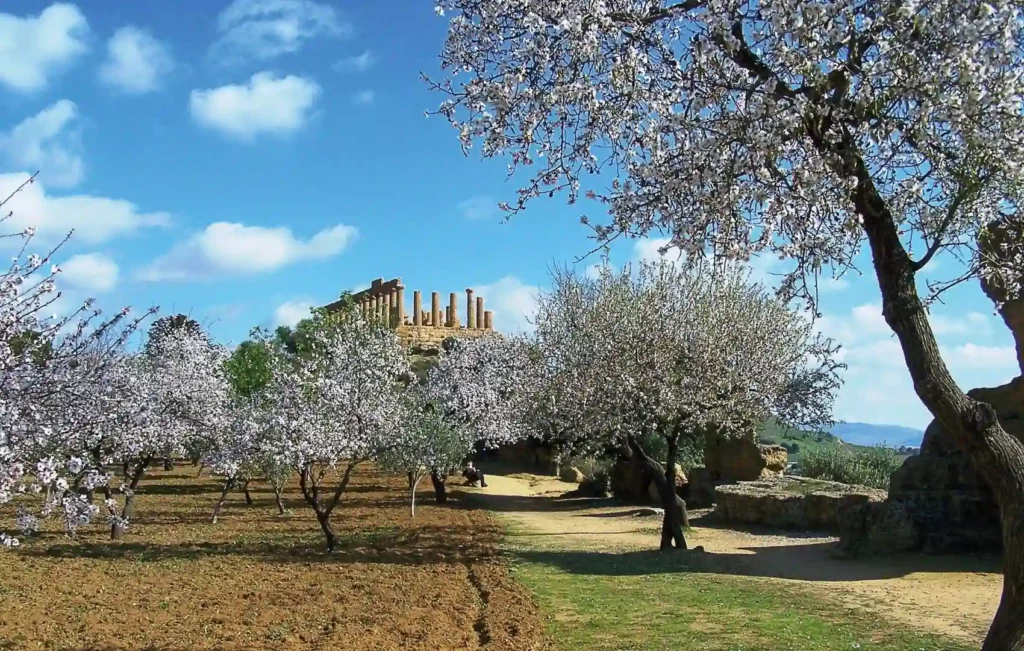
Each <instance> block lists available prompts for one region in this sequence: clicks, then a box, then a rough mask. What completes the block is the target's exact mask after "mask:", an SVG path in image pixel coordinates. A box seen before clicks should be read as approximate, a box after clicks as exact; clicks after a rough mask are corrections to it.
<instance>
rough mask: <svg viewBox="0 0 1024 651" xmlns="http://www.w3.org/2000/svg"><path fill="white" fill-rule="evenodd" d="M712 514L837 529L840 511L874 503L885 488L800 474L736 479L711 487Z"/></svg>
mask: <svg viewBox="0 0 1024 651" xmlns="http://www.w3.org/2000/svg"><path fill="white" fill-rule="evenodd" d="M715 493H716V499H715V515H716V516H717V517H720V518H721V519H722V520H724V521H726V522H739V523H744V524H758V525H763V526H768V527H777V528H781V529H800V530H805V531H829V532H837V531H839V528H840V514H841V513H842V512H843V511H845V510H847V509H850V508H853V507H856V506H859V505H862V504H868V503H877V502H881V501H882V500H884V499H885V491H882V490H878V489H875V488H868V487H866V486H849V485H846V484H839V483H836V482H826V481H820V480H815V479H806V478H803V477H778V478H774V479H767V480H764V481H754V482H740V483H738V484H731V485H725V486H718V487H717V488H716V489H715Z"/></svg>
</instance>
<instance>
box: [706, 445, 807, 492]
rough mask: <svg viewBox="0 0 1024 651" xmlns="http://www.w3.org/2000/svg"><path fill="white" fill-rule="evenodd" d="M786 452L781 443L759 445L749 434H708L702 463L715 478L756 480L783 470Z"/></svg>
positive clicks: (787, 454)
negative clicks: (729, 435)
mask: <svg viewBox="0 0 1024 651" xmlns="http://www.w3.org/2000/svg"><path fill="white" fill-rule="evenodd" d="M788 460H789V453H788V452H787V451H786V448H784V447H782V446H781V445H761V444H759V443H757V442H756V441H755V440H754V438H753V437H752V436H738V437H729V438H727V437H723V436H720V435H717V434H708V435H707V437H706V442H705V446H704V467H705V468H707V469H708V471H709V472H710V473H711V479H713V480H717V481H756V480H758V479H766V478H768V477H778V476H780V475H782V474H783V472H784V471H785V470H786V463H787V462H788Z"/></svg>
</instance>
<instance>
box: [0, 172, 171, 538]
mask: <svg viewBox="0 0 1024 651" xmlns="http://www.w3.org/2000/svg"><path fill="white" fill-rule="evenodd" d="M33 180H34V177H30V178H28V179H26V181H25V183H24V184H23V185H22V186H20V187H19V188H17V189H16V190H15V191H14V192H13V193H12V194H11V195H10V196H8V197H6V198H4V199H3V200H0V209H3V210H4V211H5V212H6V214H5V215H4V216H3V217H0V228H2V227H3V226H2V225H3V224H5V223H6V222H7V221H8V219H9V218H10V217H11V216H12V214H13V213H12V212H10V211H9V210H7V208H6V206H7V204H8V202H9V201H10V200H11V199H12V198H13V197H14V196H16V195H17V194H18V192H19V191H20V190H21V189H22V188H24V187H25V186H26V185H28V184H29V183H32V182H33ZM34 235H35V230H34V229H33V228H27V229H25V230H24V231H20V232H12V233H8V234H6V235H3V236H0V239H3V240H5V241H6V242H8V243H11V242H14V243H16V242H17V241H18V240H19V239H20V240H21V242H20V247H17V246H16V250H17V255H16V256H15V257H14V258H13V262H12V263H11V264H10V266H9V267H8V268H7V269H6V270H4V271H3V272H0V506H4V505H5V504H8V503H10V502H11V501H12V500H15V499H17V501H18V505H19V518H18V521H19V525H20V526H21V528H22V529H23V530H25V531H28V532H31V531H32V530H34V529H35V528H36V527H37V526H38V522H39V518H38V516H40V515H41V516H43V517H46V516H48V515H51V514H55V513H59V514H60V515H61V516H62V518H63V520H64V525H65V528H66V530H67V531H68V533H73V532H74V530H75V528H76V527H78V526H79V525H81V524H83V523H85V522H87V521H88V520H89V519H90V518H91V517H93V516H94V515H95V514H96V513H97V512H98V508H96V507H95V506H93V505H92V504H91V503H89V501H88V500H87V499H86V498H85V497H84V496H83V495H81V494H80V493H79V492H78V489H81V490H84V491H89V490H91V489H93V488H95V487H97V486H101V485H103V484H104V483H105V482H106V479H107V478H106V474H105V473H103V472H99V471H97V470H96V469H95V468H90V467H89V464H88V461H87V457H86V453H87V449H85V448H83V447H82V446H80V445H78V444H79V443H80V442H81V440H82V439H81V432H83V431H88V430H90V429H93V428H99V427H103V426H105V425H109V424H110V423H111V421H112V419H113V416H112V413H111V410H108V409H107V408H106V406H107V405H106V404H105V403H104V401H103V400H102V399H101V398H102V396H103V394H104V391H105V387H107V386H108V380H109V378H110V377H111V375H112V373H114V371H115V369H116V367H117V364H118V362H119V360H120V359H121V352H122V350H123V348H124V344H125V341H126V340H127V339H128V338H129V337H130V336H131V335H132V333H134V332H135V331H136V330H137V328H138V326H139V324H140V323H141V322H142V321H143V320H144V319H145V318H147V317H148V316H149V315H150V314H151V311H149V312H146V313H144V314H142V315H141V316H140V317H138V318H134V319H133V318H130V317H129V316H128V315H129V311H128V310H127V309H124V310H121V311H120V312H118V313H116V314H115V315H114V316H112V317H104V316H103V315H102V314H101V312H100V311H99V310H98V309H95V307H94V304H93V302H92V301H86V302H85V303H84V304H82V305H81V306H79V307H78V308H77V309H73V310H71V311H70V312H67V313H65V314H63V315H61V316H57V315H50V314H47V313H48V312H49V311H50V310H52V309H53V308H54V307H55V302H56V301H57V299H59V298H60V293H59V292H58V291H57V287H56V279H57V276H58V275H59V273H60V269H59V267H57V266H56V265H54V264H53V262H54V259H55V256H56V255H58V252H59V250H60V249H61V246H62V245H63V244H64V243H65V242H66V241H67V239H68V238H65V239H64V240H62V241H60V242H58V243H57V245H56V246H53V247H49V249H48V253H47V254H46V255H44V256H39V255H35V254H28V253H27V251H28V249H29V247H30V246H31V245H32V244H33V238H34ZM68 237H70V234H69V236H68ZM115 413H120V412H119V411H116V412H115ZM33 494H37V495H38V494H41V495H44V499H43V504H42V507H41V508H39V509H37V508H36V503H35V502H34V501H33V500H32V499H31V495H33ZM17 543H18V540H17V539H16V538H13V537H10V536H7V535H5V534H0V546H4V547H7V546H13V545H16V544H17Z"/></svg>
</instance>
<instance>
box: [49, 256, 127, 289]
mask: <svg viewBox="0 0 1024 651" xmlns="http://www.w3.org/2000/svg"><path fill="white" fill-rule="evenodd" d="M59 266H60V268H61V274H60V277H59V280H60V281H61V282H66V283H67V284H69V285H71V286H72V287H74V288H76V289H80V290H84V291H93V292H107V291H110V290H111V289H113V288H114V286H115V285H116V284H117V275H118V267H117V263H115V262H114V261H113V260H111V259H110V258H109V257H107V256H105V255H103V254H102V253H83V254H80V255H76V256H73V257H71V258H70V259H68V260H67V262H63V263H61V264H60V265H59Z"/></svg>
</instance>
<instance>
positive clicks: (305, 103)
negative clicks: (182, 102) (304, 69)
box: [189, 72, 321, 141]
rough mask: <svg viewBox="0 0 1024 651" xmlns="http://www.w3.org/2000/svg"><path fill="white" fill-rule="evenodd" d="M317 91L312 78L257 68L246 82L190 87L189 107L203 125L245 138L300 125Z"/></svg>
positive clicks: (234, 136) (318, 91) (196, 119)
mask: <svg viewBox="0 0 1024 651" xmlns="http://www.w3.org/2000/svg"><path fill="white" fill-rule="evenodd" d="M320 93H321V89H320V86H319V85H318V84H317V83H316V82H315V81H313V80H312V79H307V78H305V77H297V76H295V75H288V76H286V77H278V76H275V75H274V73H271V72H257V73H256V74H254V75H253V76H252V78H251V79H250V80H249V81H248V82H247V83H245V84H228V85H225V86H220V87H219V88H209V89H203V90H199V89H197V90H193V91H192V94H191V97H190V98H189V108H190V110H191V112H192V118H193V119H195V121H196V122H198V123H199V124H201V125H202V126H204V127H207V128H210V129H214V130H216V131H220V132H221V133H223V134H225V135H227V136H230V137H233V138H236V139H239V140H243V141H248V140H252V139H253V138H254V137H255V136H257V135H259V134H264V133H270V134H279V135H283V134H289V133H292V132H294V131H297V130H298V129H300V128H302V126H303V125H305V124H306V122H307V120H308V119H309V117H310V112H311V111H312V109H313V105H314V104H316V101H317V99H318V98H319V97H320Z"/></svg>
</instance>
